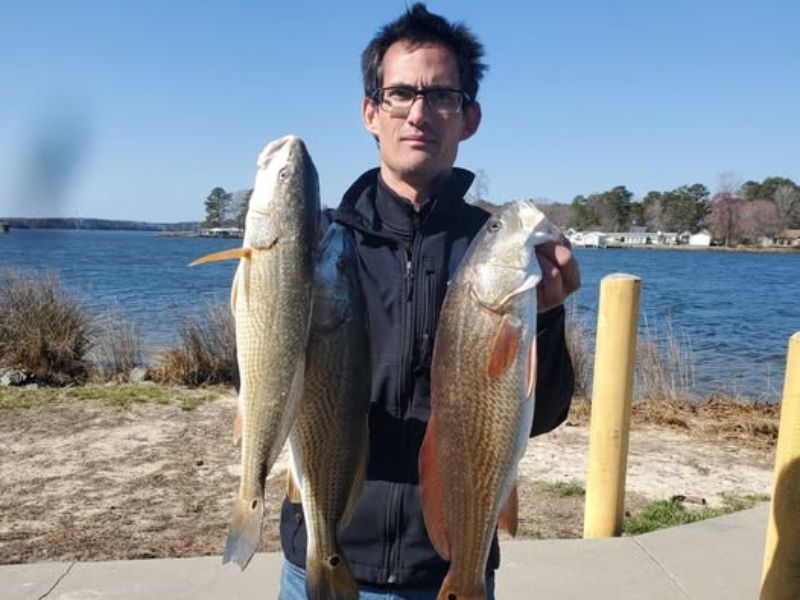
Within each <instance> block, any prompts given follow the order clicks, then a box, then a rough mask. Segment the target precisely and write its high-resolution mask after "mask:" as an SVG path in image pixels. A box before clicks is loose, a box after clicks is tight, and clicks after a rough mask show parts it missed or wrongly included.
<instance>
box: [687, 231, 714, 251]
mask: <svg viewBox="0 0 800 600" xmlns="http://www.w3.org/2000/svg"><path fill="white" fill-rule="evenodd" d="M689 245H690V246H706V247H707V246H710V245H711V234H710V233H709V232H708V231H707V230H706V229H703V231H698V232H697V233H693V234H692V235H690V236H689Z"/></svg>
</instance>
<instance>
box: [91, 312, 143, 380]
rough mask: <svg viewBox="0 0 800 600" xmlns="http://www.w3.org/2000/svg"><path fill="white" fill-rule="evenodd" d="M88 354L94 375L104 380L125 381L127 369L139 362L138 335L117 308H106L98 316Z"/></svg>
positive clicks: (140, 348)
mask: <svg viewBox="0 0 800 600" xmlns="http://www.w3.org/2000/svg"><path fill="white" fill-rule="evenodd" d="M91 356H92V361H93V362H94V364H95V368H96V369H97V375H98V376H99V378H100V379H101V380H106V381H107V380H117V381H128V380H129V379H130V374H131V371H132V370H133V369H134V368H135V367H138V366H141V365H142V363H143V360H142V336H141V334H140V333H139V331H138V329H137V328H136V325H134V323H133V322H132V321H130V320H129V319H127V318H125V317H124V316H123V315H122V312H121V311H120V310H119V309H118V308H114V309H109V310H108V312H107V313H106V314H105V315H103V317H102V318H101V319H100V320H99V325H98V332H97V343H96V344H95V346H94V348H93V349H92V352H91Z"/></svg>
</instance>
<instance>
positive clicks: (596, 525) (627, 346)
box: [583, 273, 642, 538]
mask: <svg viewBox="0 0 800 600" xmlns="http://www.w3.org/2000/svg"><path fill="white" fill-rule="evenodd" d="M641 284H642V280H641V279H640V278H639V277H635V276H634V275H626V274H624V273H615V274H613V275H608V276H607V277H604V278H603V281H602V282H601V283H600V302H599V307H598V312H597V341H596V343H595V351H594V380H593V383H592V418H591V427H590V432H589V472H588V475H587V478H586V507H585V514H584V524H583V537H585V538H599V537H610V536H615V535H620V534H621V533H622V514H623V508H624V499H625V473H626V471H627V468H628V431H629V429H630V421H631V402H632V399H633V366H634V362H635V359H636V330H637V326H638V316H639V294H640V291H641Z"/></svg>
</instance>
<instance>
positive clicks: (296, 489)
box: [286, 468, 303, 504]
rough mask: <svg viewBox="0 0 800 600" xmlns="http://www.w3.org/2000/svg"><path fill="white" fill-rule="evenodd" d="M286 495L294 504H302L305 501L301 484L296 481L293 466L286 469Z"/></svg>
mask: <svg viewBox="0 0 800 600" xmlns="http://www.w3.org/2000/svg"><path fill="white" fill-rule="evenodd" d="M286 497H287V498H288V499H289V502H292V503H293V504H300V503H301V502H302V501H303V494H302V493H301V492H300V486H299V485H298V484H297V482H296V481H295V479H294V475H293V474H292V469H291V468H289V469H286Z"/></svg>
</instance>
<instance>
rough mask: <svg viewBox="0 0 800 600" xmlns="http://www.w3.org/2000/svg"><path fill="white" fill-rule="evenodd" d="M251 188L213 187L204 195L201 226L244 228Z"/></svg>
mask: <svg viewBox="0 0 800 600" xmlns="http://www.w3.org/2000/svg"><path fill="white" fill-rule="evenodd" d="M252 194H253V189H252V188H250V189H247V190H241V191H238V192H226V191H225V188H221V187H215V188H214V189H212V190H211V193H209V194H208V196H207V197H206V202H205V208H206V218H205V220H204V221H203V222H202V223H201V224H200V226H201V227H203V228H206V229H210V228H212V227H238V228H240V229H244V219H245V217H246V216H247V207H248V206H249V204H250V196H251V195H252Z"/></svg>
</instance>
